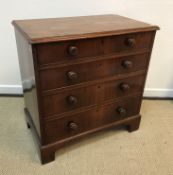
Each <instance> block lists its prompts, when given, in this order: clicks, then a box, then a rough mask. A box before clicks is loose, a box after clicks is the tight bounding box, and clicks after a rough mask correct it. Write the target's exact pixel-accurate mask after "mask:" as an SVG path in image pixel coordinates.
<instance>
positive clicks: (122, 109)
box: [44, 96, 140, 143]
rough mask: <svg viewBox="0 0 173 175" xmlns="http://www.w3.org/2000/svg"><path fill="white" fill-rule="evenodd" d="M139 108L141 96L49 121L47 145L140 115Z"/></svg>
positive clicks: (46, 132)
mask: <svg viewBox="0 0 173 175" xmlns="http://www.w3.org/2000/svg"><path fill="white" fill-rule="evenodd" d="M139 108H140V96H131V97H128V98H124V99H123V100H120V101H117V102H114V103H111V104H107V105H104V106H100V107H99V108H93V109H92V110H88V111H86V112H81V113H78V114H75V115H70V116H66V117H63V118H60V119H56V120H52V121H47V122H45V123H44V125H45V137H46V143H51V142H54V141H58V140H61V139H65V138H69V137H72V136H75V135H77V134H80V133H83V132H86V131H88V130H92V129H95V128H98V127H101V126H104V125H106V124H109V123H113V122H116V121H120V120H123V119H125V118H128V117H131V116H134V115H136V114H138V113H139Z"/></svg>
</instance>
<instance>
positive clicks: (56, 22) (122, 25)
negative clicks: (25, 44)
mask: <svg viewBox="0 0 173 175" xmlns="http://www.w3.org/2000/svg"><path fill="white" fill-rule="evenodd" d="M13 25H14V26H15V27H16V28H17V29H18V30H20V32H21V33H22V34H23V35H24V36H25V37H26V39H27V40H28V41H29V42H30V43H44V42H45V43H46V42H54V41H62V40H73V39H83V38H95V37H102V36H110V35H111V36H112V35H120V34H124V33H133V32H143V31H155V30H157V29H159V28H158V26H153V25H150V24H147V23H144V22H140V21H136V20H133V19H130V18H126V17H122V16H119V15H95V16H80V17H65V18H48V19H32V20H15V21H13Z"/></svg>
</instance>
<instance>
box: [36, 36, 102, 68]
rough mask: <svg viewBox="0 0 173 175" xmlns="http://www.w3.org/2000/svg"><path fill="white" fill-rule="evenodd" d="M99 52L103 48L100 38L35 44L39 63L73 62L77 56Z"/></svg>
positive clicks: (95, 54)
mask: <svg viewBox="0 0 173 175" xmlns="http://www.w3.org/2000/svg"><path fill="white" fill-rule="evenodd" d="M101 54H103V50H102V47H101V39H100V38H94V39H83V40H73V41H64V42H56V43H45V44H40V45H38V46H37V58H38V63H39V65H44V64H49V63H64V62H70V61H71V62H73V61H74V60H75V59H78V58H83V57H91V56H98V55H101Z"/></svg>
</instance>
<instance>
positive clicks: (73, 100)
mask: <svg viewBox="0 0 173 175" xmlns="http://www.w3.org/2000/svg"><path fill="white" fill-rule="evenodd" d="M67 103H68V104H69V105H73V106H75V105H77V103H78V99H77V97H75V96H72V95H70V96H68V97H67Z"/></svg>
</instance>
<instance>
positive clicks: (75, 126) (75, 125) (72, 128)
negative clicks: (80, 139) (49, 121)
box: [68, 122, 78, 131]
mask: <svg viewBox="0 0 173 175" xmlns="http://www.w3.org/2000/svg"><path fill="white" fill-rule="evenodd" d="M68 127H69V128H70V129H71V130H74V131H76V130H77V129H78V125H77V124H76V123H75V122H70V123H69V124H68Z"/></svg>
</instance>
